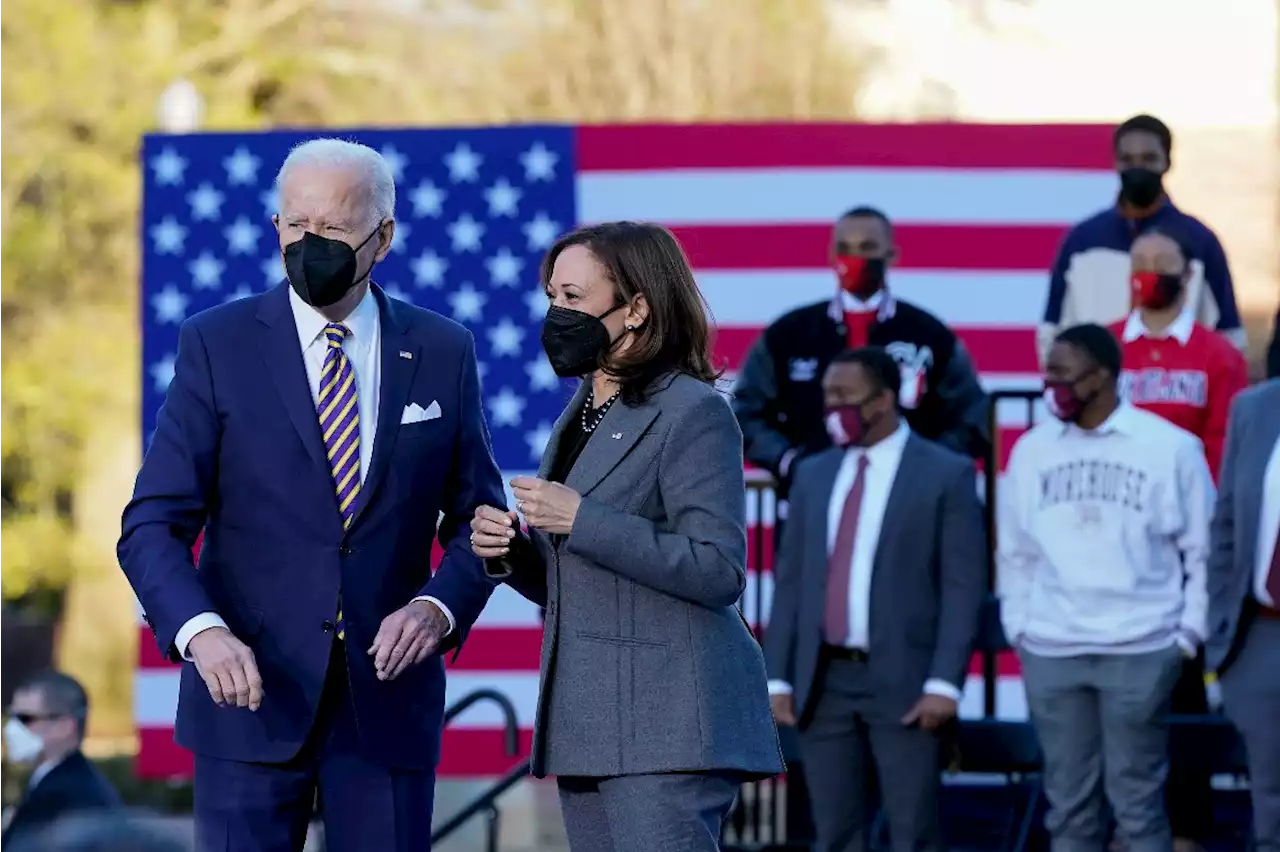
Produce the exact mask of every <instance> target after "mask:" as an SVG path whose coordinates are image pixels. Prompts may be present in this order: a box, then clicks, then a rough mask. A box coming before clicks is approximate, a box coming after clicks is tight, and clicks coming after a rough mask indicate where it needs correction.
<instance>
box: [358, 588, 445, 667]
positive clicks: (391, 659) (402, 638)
mask: <svg viewBox="0 0 1280 852" xmlns="http://www.w3.org/2000/svg"><path fill="white" fill-rule="evenodd" d="M448 633H449V619H448V618H447V617H446V616H445V614H444V613H443V612H441V611H440V607H438V606H436V605H435V604H433V603H432V602H431V601H412V602H410V603H409V604H407V605H405V606H402V607H400V609H398V610H396V611H395V612H393V613H391V614H390V615H388V616H387V617H386V618H384V619H382V625H381V626H380V627H379V628H378V635H377V636H375V637H373V644H372V645H370V646H369V650H368V654H369V655H370V656H371V657H373V666H374V668H375V669H377V672H378V680H395V679H396V678H397V677H399V676H400V675H402V674H404V673H405V671H407V670H408V668H409V666H416V665H418V664H419V663H421V662H422V661H423V660H425V659H426V658H427V657H430V656H431V655H432V654H433V653H434V652H435V650H436V648H438V647H440V640H441V639H443V638H444V637H445V636H446V635H448Z"/></svg>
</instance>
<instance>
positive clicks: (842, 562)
mask: <svg viewBox="0 0 1280 852" xmlns="http://www.w3.org/2000/svg"><path fill="white" fill-rule="evenodd" d="M866 480H867V454H866V453H862V454H860V455H859V456H858V472H857V474H856V475H855V476H854V477H853V487H852V488H850V489H849V496H848V497H846V498H845V499H844V509H843V511H841V513H840V527H839V529H838V530H837V531H836V545H835V547H833V548H832V549H831V558H830V559H829V560H828V561H827V600H826V606H825V607H824V608H823V613H822V635H823V636H824V637H825V639H826V641H827V644H828V645H843V644H844V643H845V640H846V639H848V638H849V575H850V573H852V571H853V543H854V542H855V541H857V539H858V513H859V511H860V510H861V509H862V492H863V490H864V487H865V485H866Z"/></svg>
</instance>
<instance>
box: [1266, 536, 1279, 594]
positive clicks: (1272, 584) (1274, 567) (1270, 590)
mask: <svg viewBox="0 0 1280 852" xmlns="http://www.w3.org/2000/svg"><path fill="white" fill-rule="evenodd" d="M1265 588H1266V590H1267V594H1268V595H1270V596H1271V605H1272V606H1273V607H1275V608H1276V609H1280V530H1276V546H1275V547H1274V548H1273V549H1272V550H1271V567H1270V568H1269V569H1268V570H1267V582H1266V585H1265Z"/></svg>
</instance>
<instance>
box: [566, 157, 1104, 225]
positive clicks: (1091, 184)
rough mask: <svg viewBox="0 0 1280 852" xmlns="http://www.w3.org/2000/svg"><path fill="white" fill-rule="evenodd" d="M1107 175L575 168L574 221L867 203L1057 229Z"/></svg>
mask: <svg viewBox="0 0 1280 852" xmlns="http://www.w3.org/2000/svg"><path fill="white" fill-rule="evenodd" d="M1115 190H1116V176H1115V174H1114V173H1113V172H1111V171H1105V172H1104V171H1097V172H1095V171H1065V170H1048V169H907V168H892V167H886V168H827V169H688V170H671V171H633V172H625V171H623V172H585V173H583V174H581V175H579V176H578V182H577V199H578V218H579V220H580V221H582V222H586V223H590V222H604V221H610V220H614V219H644V220H651V221H656V222H662V223H663V224H666V225H699V224H776V223H779V222H814V223H818V222H821V223H823V224H827V223H830V222H831V221H833V220H834V219H835V218H836V217H837V216H839V215H840V214H841V213H843V212H844V211H845V210H848V209H849V208H850V207H853V206H854V205H859V204H868V205H871V206H873V207H878V208H880V209H881V210H883V211H884V212H885V213H886V214H887V215H888V216H889V218H890V219H892V220H893V221H894V222H895V223H897V224H907V223H912V224H970V225H984V224H988V225H990V224H1000V223H1010V224H1019V225H1038V224H1046V225H1049V224H1052V225H1059V224H1060V225H1067V224H1070V223H1072V222H1075V221H1077V220H1078V219H1082V218H1084V217H1085V216H1088V215H1089V214H1091V213H1094V212H1097V210H1098V209H1099V208H1100V207H1101V206H1103V205H1104V204H1105V203H1106V201H1105V200H1106V199H1108V198H1111V197H1113V196H1114V195H1115Z"/></svg>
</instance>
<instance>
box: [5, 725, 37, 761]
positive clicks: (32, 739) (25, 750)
mask: <svg viewBox="0 0 1280 852" xmlns="http://www.w3.org/2000/svg"><path fill="white" fill-rule="evenodd" d="M3 734H4V756H5V757H6V758H7V759H8V760H11V761H13V762H14V763H34V762H35V760H36V759H37V758H38V757H40V753H41V752H43V751H44V740H42V739H40V736H39V734H36V733H35V732H33V731H32V730H31V729H30V728H28V727H27V726H26V725H24V724H22V723H21V722H19V721H18V720H17V719H10V720H9V721H7V722H5V723H4V729H3Z"/></svg>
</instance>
